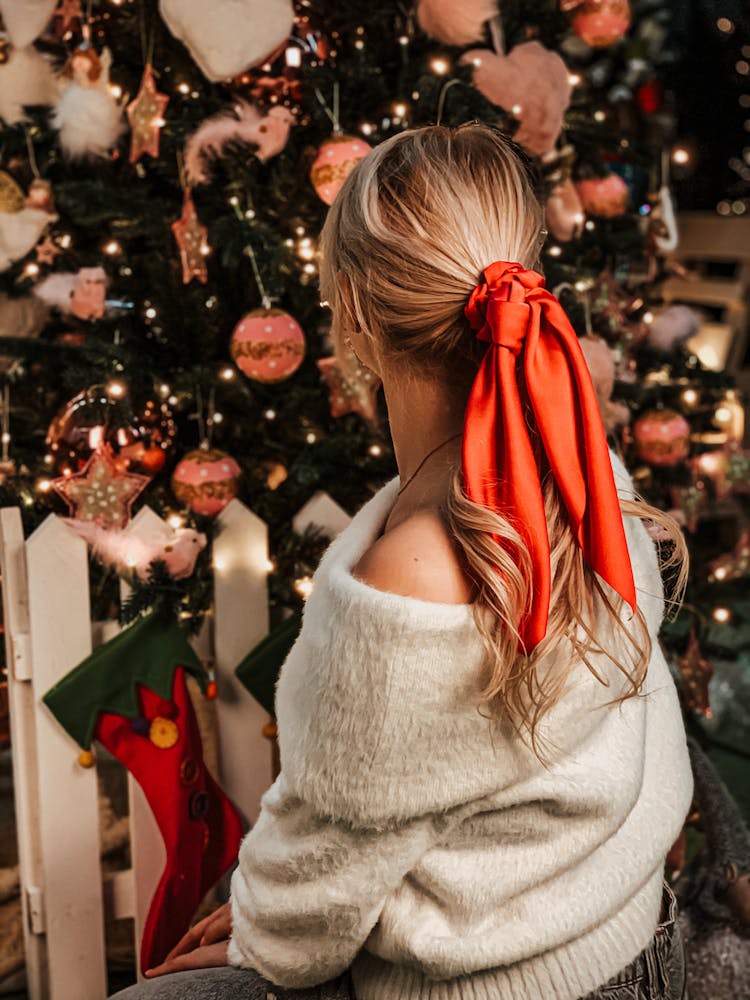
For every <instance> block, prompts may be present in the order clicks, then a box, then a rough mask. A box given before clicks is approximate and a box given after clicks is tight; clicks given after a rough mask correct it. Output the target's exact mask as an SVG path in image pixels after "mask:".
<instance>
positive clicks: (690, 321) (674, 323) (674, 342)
mask: <svg viewBox="0 0 750 1000" xmlns="http://www.w3.org/2000/svg"><path fill="white" fill-rule="evenodd" d="M699 326H700V318H699V316H698V314H697V313H696V312H695V311H694V310H693V309H691V308H690V307H689V306H683V305H672V306H668V307H667V308H666V309H665V310H664V312H661V313H659V314H658V315H657V316H656V317H655V318H654V321H653V323H652V324H651V325H650V326H649V328H648V334H647V335H646V343H647V344H648V345H649V347H652V348H653V349H654V350H655V351H658V352H659V354H671V353H672V351H674V350H676V348H677V347H678V346H679V345H680V344H683V343H684V342H685V341H686V340H689V339H690V338H691V337H692V336H693V334H695V333H697V332H698V327H699Z"/></svg>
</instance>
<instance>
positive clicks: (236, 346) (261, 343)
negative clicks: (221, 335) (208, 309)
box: [229, 309, 305, 384]
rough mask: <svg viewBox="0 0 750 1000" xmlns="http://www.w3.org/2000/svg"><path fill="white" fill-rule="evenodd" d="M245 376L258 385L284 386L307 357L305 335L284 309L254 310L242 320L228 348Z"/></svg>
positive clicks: (235, 329)
mask: <svg viewBox="0 0 750 1000" xmlns="http://www.w3.org/2000/svg"><path fill="white" fill-rule="evenodd" d="M229 350H230V354H231V355H232V360H233V361H234V363H235V364H236V365H237V367H238V368H239V370H240V371H241V372H242V373H243V375H247V377H248V378H253V379H256V381H258V382H264V383H266V384H271V383H273V382H283V381H284V379H287V378H289V376H290V375H293V374H294V373H295V372H296V371H297V369H298V368H299V366H300V365H301V364H302V359H303V358H304V356H305V335H304V333H303V332H302V327H301V326H300V325H299V323H298V322H297V320H296V319H294V318H293V317H292V316H290V315H289V313H287V312H284V311H283V310H282V309H254V310H253V311H252V312H249V313H248V314H247V316H245V318H244V319H241V320H240V322H239V323H238V324H237V326H236V327H235V328H234V332H233V333H232V341H231V344H230V346H229Z"/></svg>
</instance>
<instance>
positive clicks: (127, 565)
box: [65, 518, 206, 580]
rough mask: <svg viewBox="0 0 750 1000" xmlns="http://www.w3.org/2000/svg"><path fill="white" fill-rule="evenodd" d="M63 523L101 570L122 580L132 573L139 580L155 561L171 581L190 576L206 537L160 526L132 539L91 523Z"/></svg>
mask: <svg viewBox="0 0 750 1000" xmlns="http://www.w3.org/2000/svg"><path fill="white" fill-rule="evenodd" d="M65 523H66V524H67V525H68V527H69V528H71V529H72V530H73V531H74V532H75V533H76V534H77V535H80V537H81V538H83V539H84V540H85V541H86V542H88V544H89V545H90V546H91V551H92V553H93V554H94V556H96V558H97V559H99V560H100V561H101V562H102V563H104V565H105V566H109V567H112V568H113V569H114V570H116V571H117V573H119V574H120V575H121V576H125V577H128V576H132V575H133V574H134V573H135V574H136V575H137V576H139V577H140V578H141V579H142V580H143V579H146V577H147V576H148V568H149V566H150V564H151V563H152V562H153V561H154V560H155V559H159V560H161V561H162V562H164V563H166V566H167V571H168V572H169V574H170V576H173V577H174V579H175V580H182V579H184V578H185V577H188V576H190V575H191V574H192V572H193V570H194V569H195V560H196V559H197V558H198V556H199V554H200V552H201V550H202V549H204V548H205V547H206V536H205V535H203V534H200V533H199V532H197V531H194V530H193V529H192V528H176V529H174V528H169V527H167V526H166V525H163V524H162V525H159V526H158V527H157V528H156V530H155V531H152V532H150V533H149V534H148V535H146V536H144V535H138V536H135V535H132V534H131V533H130V532H129V531H127V530H125V531H121V530H117V529H107V528H101V527H99V525H97V524H94V522H93V521H78V520H75V519H73V518H66V519H65Z"/></svg>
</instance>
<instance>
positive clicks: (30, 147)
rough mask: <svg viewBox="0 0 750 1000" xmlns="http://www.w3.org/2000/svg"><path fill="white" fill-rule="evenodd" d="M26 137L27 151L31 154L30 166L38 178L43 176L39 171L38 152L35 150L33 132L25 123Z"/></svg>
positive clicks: (24, 132) (24, 131)
mask: <svg viewBox="0 0 750 1000" xmlns="http://www.w3.org/2000/svg"><path fill="white" fill-rule="evenodd" d="M23 134H24V138H25V139H26V151H27V153H28V155H29V166H30V167H31V172H32V174H33V175H34V177H36V178H37V179H39V178H41V176H42V175H41V174H40V173H39V167H38V165H37V162H36V154H35V152H34V140H33V139H32V138H31V132H30V131H29V129H28V128H27V127H26V126H25V125H24V127H23Z"/></svg>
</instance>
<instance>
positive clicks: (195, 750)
mask: <svg viewBox="0 0 750 1000" xmlns="http://www.w3.org/2000/svg"><path fill="white" fill-rule="evenodd" d="M138 698H139V705H140V708H141V715H140V716H139V717H138V718H135V719H126V718H124V717H123V716H122V715H115V714H114V713H112V712H101V713H100V715H99V721H98V723H97V727H96V738H97V739H98V740H99V742H100V743H102V744H103V745H104V746H105V747H106V748H107V749H108V750H109V751H110V753H112V754H114V755H115V757H117V759H118V760H119V761H121V762H122V763H123V764H124V765H125V767H126V768H127V769H128V771H130V773H131V774H132V775H133V777H134V778H135V779H136V781H137V782H138V784H139V785H140V786H141V788H142V789H143V791H144V793H145V795H146V799H147V800H148V804H149V806H150V808H151V810H152V812H153V814H154V817H155V819H156V822H157V824H158V826H159V830H160V832H161V835H162V837H163V838H164V846H165V847H166V850H167V863H166V867H165V869H164V872H163V874H162V877H161V881H160V882H159V885H158V886H157V889H156V892H155V893H154V896H153V899H152V900H151V906H150V908H149V911H148V918H147V920H146V926H145V929H144V932H143V941H142V942H141V968H142V969H143V970H144V971H145V970H146V969H149V968H152V967H153V966H154V965H157V964H158V963H159V962H161V961H162V960H163V959H164V957H165V956H166V954H167V952H168V951H169V950H170V949H171V948H172V947H173V946H174V945H175V944H176V943H177V941H179V939H180V938H181V937H182V935H183V934H184V933H185V931H186V930H187V929H188V927H189V925H190V921H191V919H192V917H193V915H194V913H195V911H196V909H197V908H198V904H199V903H200V901H201V899H202V898H203V896H204V895H205V894H206V893H207V892H208V890H209V889H210V888H211V886H212V885H213V884H214V883H215V882H216V881H217V879H219V878H220V877H221V876H222V875H223V874H224V872H225V871H226V870H227V869H228V868H229V866H230V865H231V864H232V862H233V861H234V860H235V859H236V857H237V850H238V848H239V844H240V840H241V838H242V828H241V822H240V817H239V816H238V814H237V811H236V810H235V808H234V806H233V805H232V803H231V802H230V801H229V799H228V798H227V797H226V795H224V793H223V792H222V790H221V789H220V788H219V786H218V785H217V784H216V782H215V781H214V780H213V778H212V777H211V775H210V774H209V773H208V771H207V770H206V765H205V763H204V761H203V748H202V746H201V738H200V733H199V731H198V723H197V721H196V718H195V712H194V710H193V706H192V703H191V701H190V696H189V695H188V691H187V687H186V685H185V677H184V673H183V670H182V667H177V668H176V669H175V672H174V681H173V693H172V699H173V700H172V701H164V700H163V699H162V698H160V697H159V696H158V695H157V694H155V693H154V692H153V691H151V690H150V688H147V687H143V686H142V685H138Z"/></svg>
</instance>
